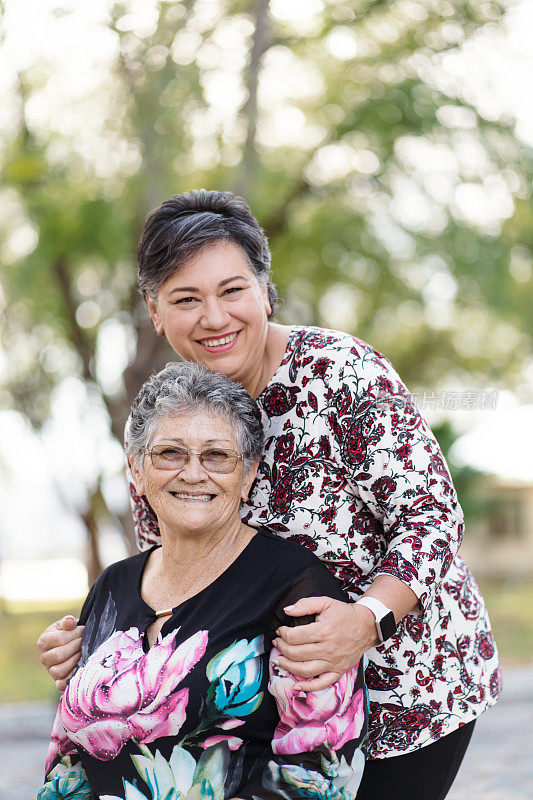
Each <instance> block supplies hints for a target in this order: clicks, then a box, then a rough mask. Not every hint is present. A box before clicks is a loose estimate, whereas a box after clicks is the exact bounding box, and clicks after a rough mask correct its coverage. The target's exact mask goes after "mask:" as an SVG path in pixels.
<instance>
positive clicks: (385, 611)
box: [355, 596, 398, 642]
mask: <svg viewBox="0 0 533 800" xmlns="http://www.w3.org/2000/svg"><path fill="white" fill-rule="evenodd" d="M355 605H359V606H365V607H366V608H369V609H370V611H371V612H372V613H373V615H374V616H375V618H376V628H377V632H378V637H379V640H380V642H386V641H387V639H390V638H391V636H394V634H395V633H396V628H397V627H398V626H397V625H396V620H395V619H394V614H393V613H392V611H391V610H390V608H387V606H386V605H385V604H384V603H382V602H381V600H378V599H377V598H376V597H368V596H365V597H361V598H360V599H359V600H357V601H356V603H355Z"/></svg>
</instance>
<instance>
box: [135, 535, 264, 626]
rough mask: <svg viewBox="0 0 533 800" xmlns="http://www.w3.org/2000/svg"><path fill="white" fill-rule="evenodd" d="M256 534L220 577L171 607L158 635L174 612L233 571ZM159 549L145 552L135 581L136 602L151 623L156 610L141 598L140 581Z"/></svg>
mask: <svg viewBox="0 0 533 800" xmlns="http://www.w3.org/2000/svg"><path fill="white" fill-rule="evenodd" d="M258 533H259V530H256V532H255V533H254V535H253V536H252V538H251V539H250V541H249V542H248V544H246V545H245V546H244V547H243V549H242V550H241V552H240V553H239V554H238V555H237V556H236V557H235V558H234V559H233V561H232V562H231V563H230V564H228V566H227V567H226V569H225V570H223V571H222V572H221V573H220V575H217V577H216V578H214V579H213V580H212V581H211V582H210V583H208V584H207V586H204V588H203V589H200V590H199V591H198V592H196V593H195V594H193V595H191V596H190V597H187V598H186V599H185V600H182V601H181V603H178V605H177V606H172V614H170V615H169V616H168V618H167V619H166V620H165V622H164V623H163V626H162V628H161V631H160V633H161V632H162V630H163V628H164V627H165V625H166V624H167V622H169V621H170V620H171V619H172V617H173V616H174V614H175V613H176V612H177V611H178V610H179V609H180V608H182V607H183V606H184V605H186V603H189V602H190V601H191V600H196V599H197V598H198V597H200V596H201V595H202V594H203V593H204V592H206V591H207V590H208V589H211V588H212V587H213V586H214V585H215V584H216V583H218V581H220V580H221V579H222V578H224V577H225V576H226V575H227V574H228V572H230V571H231V570H232V569H233V567H234V566H235V565H236V564H237V563H238V562H239V561H240V560H241V559H242V558H243V557H244V556H245V555H246V554H247V553H248V551H249V549H250V548H251V545H252V544H253V543H254V542H255V541H256V539H257V538H258V537H257V534H258ZM160 547H162V545H160V544H154V545H153V546H152V547H150V549H149V550H147V551H146V555H145V558H144V561H143V562H142V564H141V569H140V572H139V577H138V579H137V598H138V600H139V601H140V603H141V604H142V605H143V606H144V608H145V610H146V611H147V612H148V613H149V615H150V617H152V618H153V621H155V620H156V619H157V616H156V610H155V609H154V608H152V606H151V605H149V603H147V602H146V600H145V599H144V597H143V596H142V594H141V586H142V580H143V576H144V571H145V569H146V565H147V563H148V559H149V558H150V556H151V554H152V553H153V552H154V551H155V550H157V549H159V548H160ZM167 608H170V607H169V606H167Z"/></svg>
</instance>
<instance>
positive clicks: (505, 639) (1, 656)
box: [0, 580, 533, 703]
mask: <svg viewBox="0 0 533 800" xmlns="http://www.w3.org/2000/svg"><path fill="white" fill-rule="evenodd" d="M480 586H481V590H482V592H483V595H484V597H485V601H486V603H487V608H488V610H489V614H490V619H491V622H492V627H493V630H494V635H495V637H496V642H497V643H498V649H499V651H500V657H501V659H502V662H503V664H504V665H505V664H508V665H515V664H527V663H533V580H530V581H522V582H487V581H485V582H480ZM80 606H81V601H80V603H79V604H78V605H77V604H76V603H73V604H72V605H71V606H69V607H65V606H61V605H56V606H50V605H49V606H47V607H45V608H43V607H42V606H39V607H32V606H31V605H28V604H26V605H24V606H21V605H18V606H17V607H16V608H13V607H9V606H8V607H6V606H5V605H4V606H1V607H0V629H1V631H2V643H3V647H2V648H1V649H0V703H7V702H14V701H19V700H54V699H56V698H57V694H56V690H55V686H54V684H53V683H52V681H51V679H50V678H49V677H48V673H47V672H46V671H45V669H44V668H43V667H42V666H41V664H40V662H39V654H38V652H37V647H36V645H35V643H36V641H37V637H38V636H39V634H40V633H41V631H42V630H43V629H44V628H45V627H46V626H47V625H49V624H50V622H52V621H53V620H55V619H59V617H62V616H63V615H64V614H77V613H78V612H79V608H80Z"/></svg>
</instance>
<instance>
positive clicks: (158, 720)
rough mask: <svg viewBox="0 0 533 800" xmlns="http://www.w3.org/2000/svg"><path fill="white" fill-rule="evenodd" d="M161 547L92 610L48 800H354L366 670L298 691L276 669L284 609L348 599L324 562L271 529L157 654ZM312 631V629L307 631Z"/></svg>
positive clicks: (127, 568)
mask: <svg viewBox="0 0 533 800" xmlns="http://www.w3.org/2000/svg"><path fill="white" fill-rule="evenodd" d="M153 549H154V548H151V549H150V550H149V551H146V552H144V553H142V554H140V555H137V556H133V557H132V558H128V559H125V560H124V561H121V562H118V563H117V564H113V565H112V566H110V567H109V568H108V569H106V570H105V572H104V573H103V574H102V575H101V576H100V577H99V578H98V580H97V581H96V583H95V584H94V586H93V587H92V589H91V591H90V592H89V595H88V597H87V600H86V601H85V604H84V607H83V611H82V615H81V619H80V621H81V622H82V624H85V631H84V634H83V639H82V657H81V661H80V664H79V666H78V669H77V672H76V673H75V675H74V677H73V678H72V679H71V680H70V681H69V683H68V686H67V689H66V691H65V692H64V694H63V695H62V697H61V700H60V703H59V708H58V712H57V716H56V721H55V724H54V730H53V734H52V742H51V745H50V750H49V754H48V760H47V765H46V780H45V784H44V786H43V787H42V788H41V790H40V792H39V794H38V799H39V800H59V798H64V799H65V800H66V799H67V798H68V800H89V798H100V800H146V798H149V800H185V799H187V800H226V798H228V799H229V798H233V797H239V798H244V800H275V798H301V799H302V800H304V799H305V798H316V800H320V798H323V800H329V799H330V798H332V797H335V800H352V799H353V798H355V796H356V793H357V788H358V785H359V781H360V779H361V775H362V771H363V764H364V756H363V751H362V745H363V744H364V740H365V736H366V725H367V712H366V709H367V703H366V698H365V690H364V686H363V669H362V666H361V667H359V666H357V667H356V668H354V669H352V670H350V672H349V673H347V674H346V676H345V677H344V678H343V679H341V681H339V683H337V684H336V685H335V686H334V687H331V688H330V689H324V690H322V691H319V692H311V693H308V694H304V693H303V692H296V693H295V692H294V691H293V688H292V687H293V684H294V682H295V680H296V679H295V678H294V677H293V676H292V675H290V674H289V673H287V672H285V671H284V670H282V669H281V668H280V667H279V666H276V664H275V663H274V661H273V657H275V655H276V653H277V651H276V649H275V648H273V646H272V639H273V638H274V636H275V630H276V628H277V627H278V626H279V625H281V624H294V620H292V621H291V618H290V617H288V616H286V615H285V613H284V611H283V607H284V606H286V605H288V604H290V603H293V602H295V601H296V600H298V599H300V598H301V597H309V596H318V595H328V596H330V597H335V598H337V599H340V600H342V599H346V598H345V595H344V594H343V592H342V591H341V589H340V587H339V584H338V583H337V581H336V580H335V578H334V577H333V576H332V575H331V573H330V572H329V571H328V570H327V569H325V568H324V567H323V565H322V564H321V563H320V561H319V560H318V559H317V558H316V557H315V556H313V555H312V554H311V553H309V552H308V551H307V550H306V549H305V548H303V547H300V546H299V545H297V544H295V543H292V542H287V541H284V540H283V539H280V538H279V537H278V536H276V535H274V534H272V533H270V532H268V531H267V530H264V529H261V530H259V531H258V532H257V534H256V535H255V536H254V537H253V539H252V540H251V541H250V543H249V544H248V545H247V546H246V548H245V549H244V550H243V551H242V553H241V554H240V555H239V556H238V557H237V559H236V560H235V561H234V562H233V563H232V564H231V565H230V566H229V567H228V568H227V569H226V570H225V571H224V572H223V573H222V574H221V575H220V576H219V577H218V578H217V579H216V580H215V581H213V583H211V584H210V585H209V586H208V587H206V588H205V589H203V590H202V591H201V592H199V593H198V594H196V595H195V596H194V597H191V598H190V599H188V600H186V601H185V602H183V603H181V604H180V605H179V606H177V607H176V608H174V609H173V613H172V616H171V617H169V619H167V621H166V622H165V624H164V625H163V627H162V629H161V632H160V634H159V636H158V639H157V640H156V642H155V643H154V644H153V645H152V647H150V648H149V647H148V641H147V637H146V635H145V631H146V629H147V628H148V626H149V625H150V624H151V623H152V622H154V620H155V612H154V610H153V609H152V608H150V607H149V606H148V605H147V603H146V602H145V601H144V600H143V598H142V596H141V593H140V587H141V580H142V575H143V570H144V567H145V564H146V561H147V559H148V557H149V554H150V553H151V552H152V550H153ZM301 621H303V622H308V621H310V619H304V620H301Z"/></svg>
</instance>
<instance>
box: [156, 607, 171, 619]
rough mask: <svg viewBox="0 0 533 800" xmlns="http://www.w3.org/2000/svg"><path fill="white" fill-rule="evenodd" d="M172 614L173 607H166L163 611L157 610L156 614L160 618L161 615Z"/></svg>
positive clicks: (167, 615)
mask: <svg viewBox="0 0 533 800" xmlns="http://www.w3.org/2000/svg"><path fill="white" fill-rule="evenodd" d="M171 614H172V609H171V608H164V609H163V610H162V611H156V612H155V615H156V617H157V618H158V619H159V617H169V616H170V615H171Z"/></svg>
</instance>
